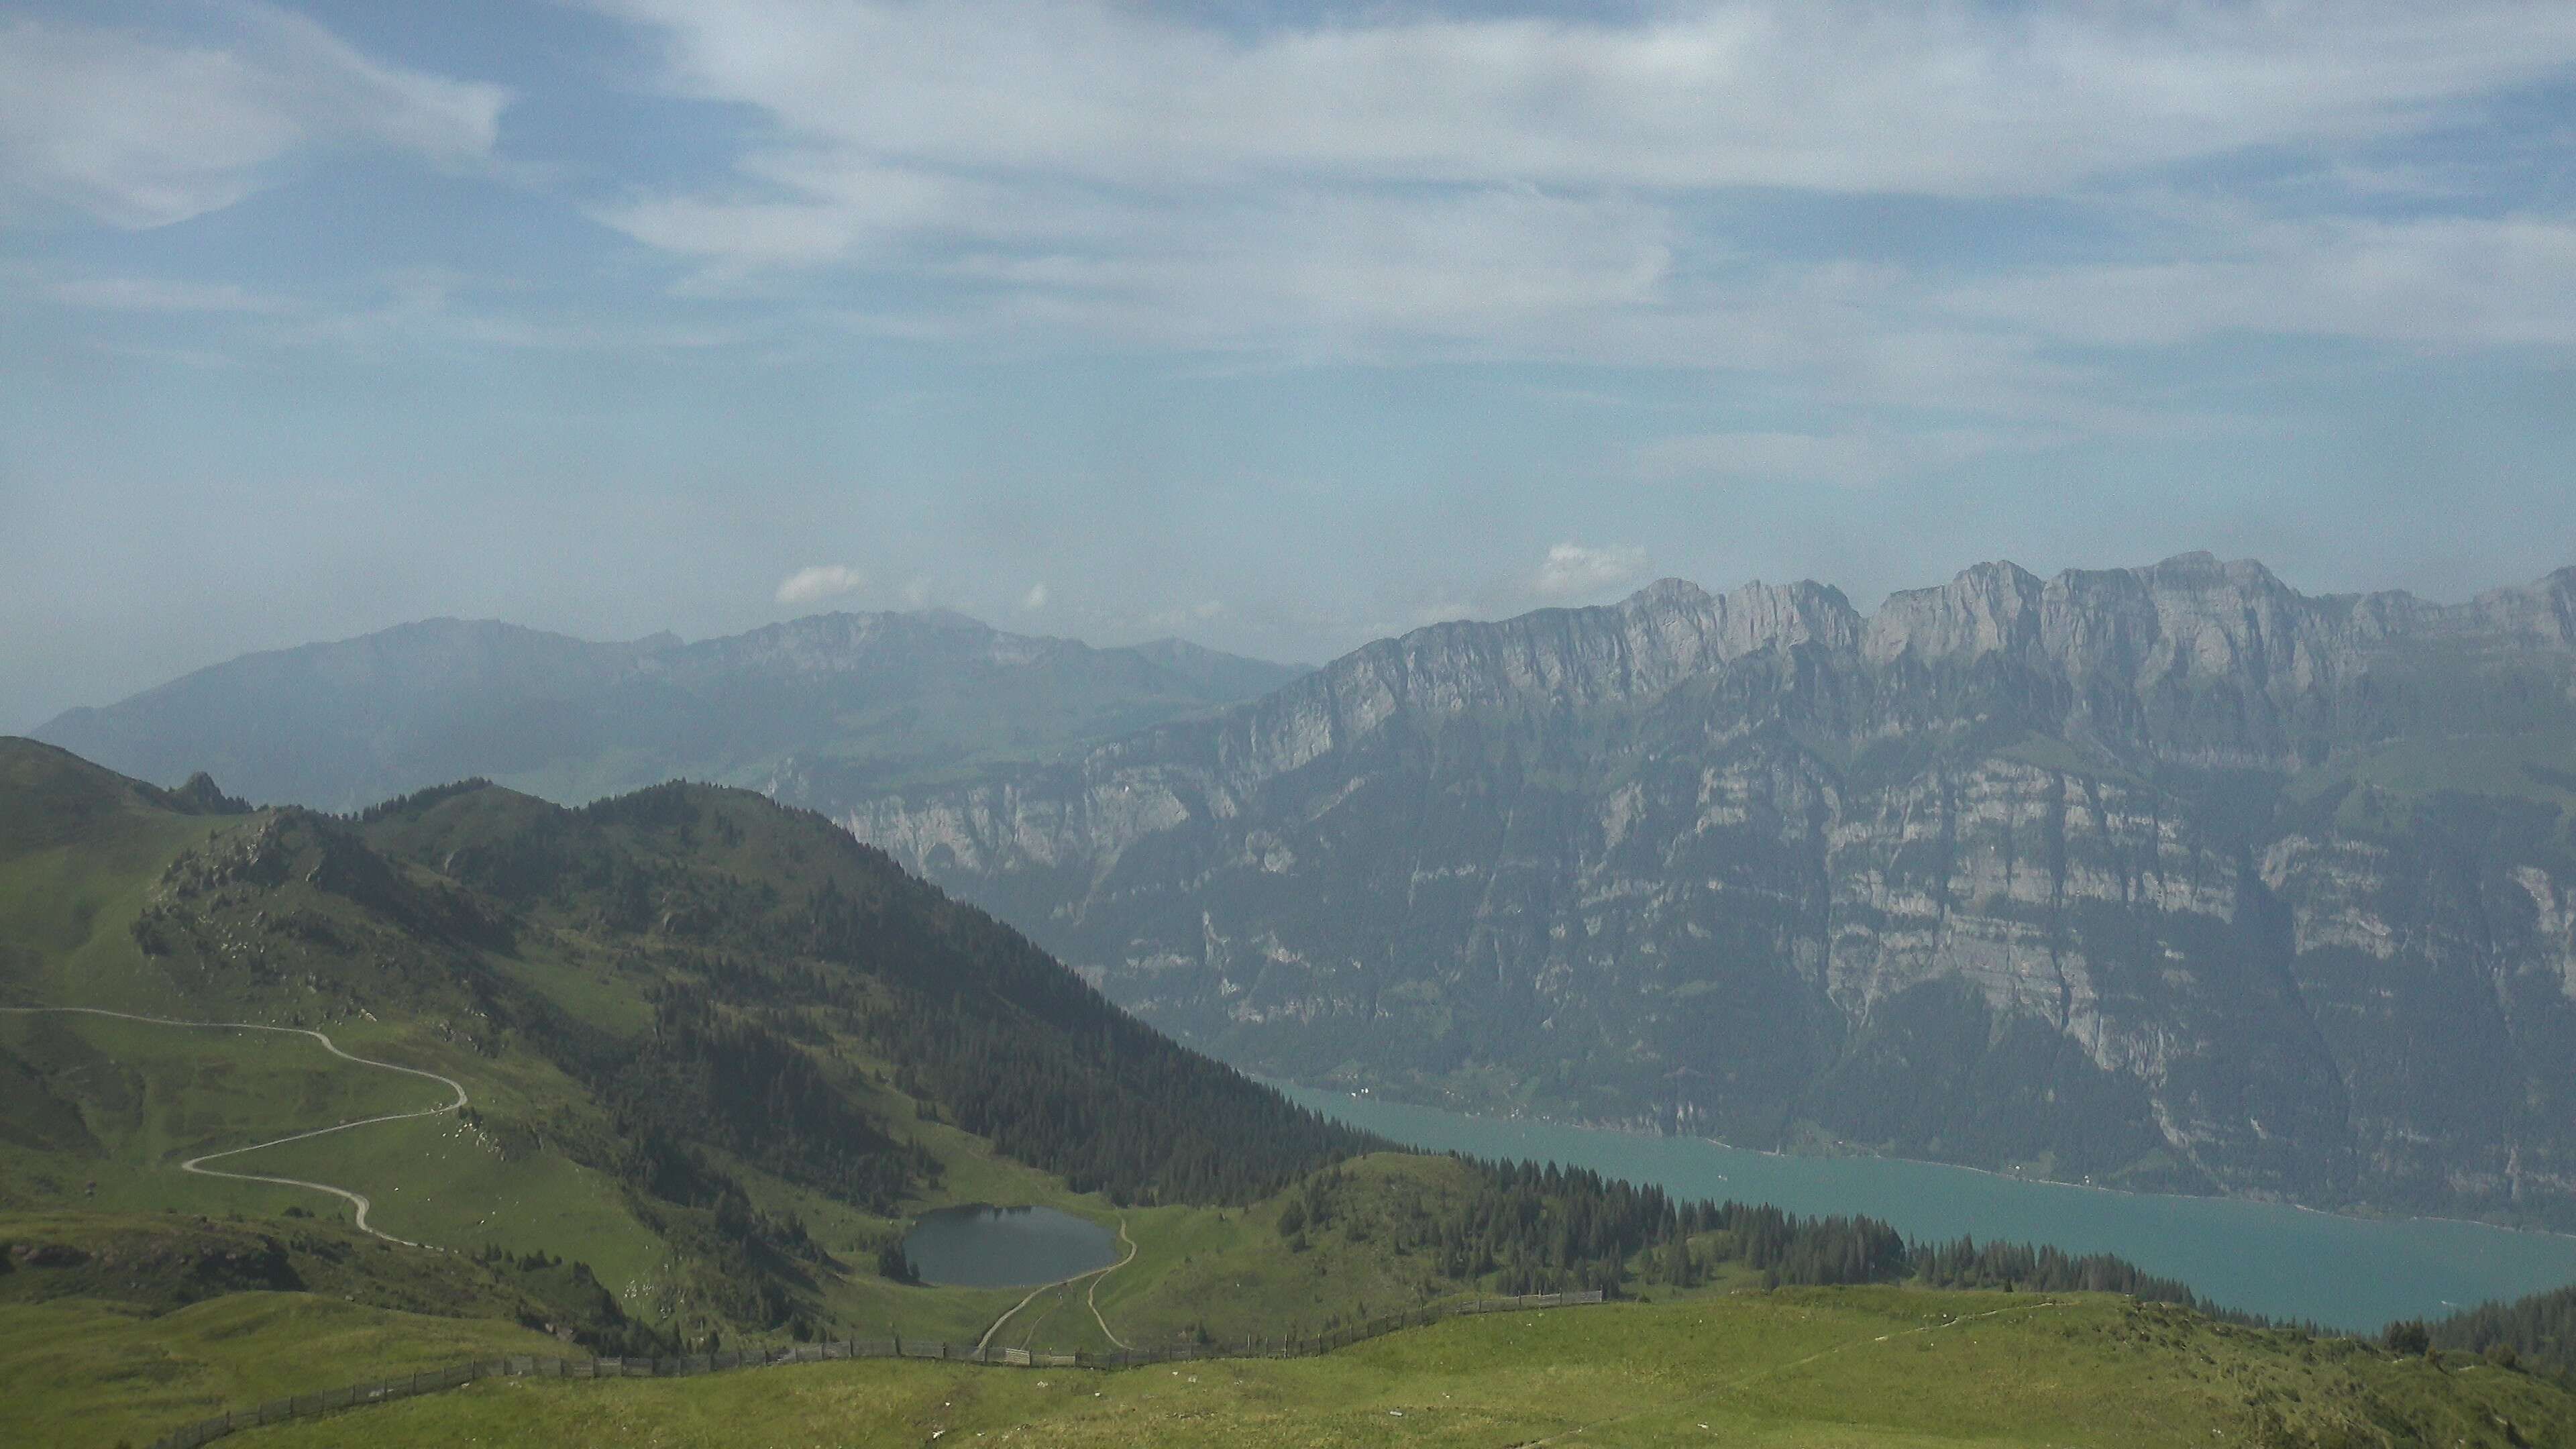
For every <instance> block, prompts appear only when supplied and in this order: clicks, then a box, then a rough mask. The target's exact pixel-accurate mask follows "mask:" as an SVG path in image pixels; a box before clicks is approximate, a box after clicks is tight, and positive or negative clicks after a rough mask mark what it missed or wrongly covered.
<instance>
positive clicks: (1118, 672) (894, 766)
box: [34, 610, 1299, 810]
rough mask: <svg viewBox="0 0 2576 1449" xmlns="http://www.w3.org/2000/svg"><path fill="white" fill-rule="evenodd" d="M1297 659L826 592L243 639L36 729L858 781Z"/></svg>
mask: <svg viewBox="0 0 2576 1449" xmlns="http://www.w3.org/2000/svg"><path fill="white" fill-rule="evenodd" d="M1298 672H1299V671H1297V670H1296V669H1293V668H1290V667H1287V666H1283V665H1275V664H1269V663H1266V662H1263V661H1260V660H1252V659H1243V658H1239V657H1237V656H1234V655H1230V654H1223V653H1219V652H1217V651H1215V650H1210V649H1202V648H1199V647H1197V646H1195V645H1190V644H1185V643H1183V642H1181V641H1179V640H1161V641H1157V642H1155V643H1151V644H1144V645H1136V646H1131V647H1127V648H1114V649H1094V648H1092V647H1090V646H1088V645H1085V644H1082V643H1079V642H1077V641H1074V640H1070V639H1053V638H1038V637H1031V636H1026V635H1018V634H1009V633H1004V632H1002V631H1000V630H997V629H993V628H990V627H988V626H986V625H984V624H981V623H978V622H976V621H975V620H973V619H970V618H967V617H966V616H965V615H962V614H955V613H950V612H947V611H944V610H930V611H922V612H915V613H872V614H846V613H840V614H821V615H815V616H812V617H809V618H803V619H796V620H791V621H788V622H785V623H780V624H773V625H770V626H768V627H766V628H761V629H755V630H752V631H751V632H749V633H746V634H739V635H734V636H731V637H727V638H719V639H709V640H704V641H701V642H698V643H695V644H683V643H681V642H680V641H679V640H678V639H677V638H676V637H674V636H672V635H669V634H658V635H655V636H653V637H651V638H647V639H642V640H637V641H634V642H632V643H592V642H589V641H585V640H580V639H573V638H568V637H566V636H563V635H560V634H549V633H545V632H543V631H540V630H535V629H526V628H521V627H518V626H516V625H511V624H502V623H494V622H489V621H472V622H469V621H462V620H455V619H432V620H427V621H423V622H421V623H416V624H406V625H402V626H399V627H397V628H393V629H387V630H384V631H382V632H379V633H375V634H369V635H365V636H362V637H360V638H356V639H348V640H342V641H339V642H336V643H328V644H310V645H305V646H302V647H300V648H295V649H285V650H278V651H273V652H270V653H263V654H253V655H248V656H245V657H243V658H240V659H236V660H233V661H232V662H230V663H227V664H219V665H215V666H213V667H211V668H208V669H202V670H199V671H197V672H195V673H193V674H190V675H187V676H185V677H183V678H181V679H178V680H175V681H173V682H171V683H169V684H165V685H162V686H161V687H159V688H157V689H153V690H149V691H146V692H145V693H143V694H139V695H136V696H135V697H133V698H131V699H128V700H126V701H124V702H122V703H119V704H114V705H110V706H107V707H105V708H100V709H75V710H72V711H69V712H67V713H65V714H63V715H61V716H60V717H58V718H56V719H54V720H52V721H50V722H48V723H47V724H45V725H44V726H43V727H41V728H39V729H38V730H36V731H35V732H34V734H35V737H36V738H38V739H42V740H44V741H46V742H48V743H51V744H55V745H59V746H61V747H62V748H65V749H68V750H71V751H72V752H74V753H75V754H78V755H81V756H82V757H84V758H87V759H93V760H96V761H98V762H100V763H102V764H105V765H107V766H109V767H110V768H112V769H116V770H120V771H123V772H124V773H127V774H130V775H134V776H137V777H139V778H143V779H148V780H155V781H162V782H166V783H175V782H177V781H179V780H181V779H184V778H185V777H186V776H188V775H190V774H193V773H195V772H198V771H201V770H203V771H210V772H212V773H213V774H214V775H215V777H216V778H218V779H220V780H222V781H223V782H224V783H225V786H226V787H227V788H229V789H233V790H238V791H240V792H242V793H243V794H245V795H247V796H248V797H250V798H252V799H254V800H270V801H291V802H295V803H299V804H305V805H312V806H317V807H320V808H325V809H333V810H348V809H354V808H357V807H358V806H361V805H364V804H367V803H370V802H372V801H375V800H379V799H383V798H385V797H387V796H390V795H395V794H400V793H402V792H404V791H407V790H413V789H419V788H422V787H424V786H427V785H433V784H439V783H443V782H445V781H449V780H454V779H460V778H464V777H467V776H486V777H490V778H492V779H495V780H499V781H502V782H504V783H507V784H510V785H513V786H516V787H518V788H523V789H527V790H530V791H532V792H533V793H537V794H541V795H545V796H548V797H550V798H554V799H558V800H565V801H580V800H586V799H592V798H597V797H600V796H605V795H609V794H615V793H618V792H620V791H622V790H627V789H634V788H640V787H641V786H644V785H648V784H654V783H658V782H660V781H662V780H667V779H671V778H675V777H685V778H693V779H706V780H713V781H718V782H721V783H727V784H736V785H746V786H753V787H774V785H775V783H776V781H777V779H778V778H780V777H781V776H782V774H783V775H785V776H788V777H792V778H805V777H813V778H819V779H822V780H827V781H831V782H834V783H835V784H836V785H841V786H844V787H848V786H853V785H857V784H864V783H870V782H885V781H889V780H899V779H903V778H906V777H909V776H913V775H917V774H920V773H923V772H937V771H940V770H948V769H955V768H958V767H960V766H963V765H967V764H971V763H976V762H980V761H983V760H988V759H997V758H1045V757H1048V756H1050V755H1052V754H1055V753H1057V752H1060V751H1062V750H1065V749H1068V748H1075V747H1079V746H1080V745H1082V744H1086V743H1089V742H1091V741H1094V740H1097V739H1100V738H1104V737H1107V736H1110V735H1114V734H1118V733H1121V732H1124V731H1127V730H1131V729H1135V728H1138V727H1140V726H1143V725H1146V724H1151V723H1155V722H1159V721H1162V720H1167V719H1172V718H1176V717H1180V716H1183V715H1187V714H1191V713H1194V712H1198V711H1203V710H1206V709H1209V708H1211V707H1214V706H1217V705H1223V704H1228V703H1232V702H1233V701H1235V700H1238V699H1243V698H1247V697H1250V696H1251V695H1254V694H1258V693H1260V692H1262V691H1264V690H1266V689H1268V688H1271V687H1273V686H1275V685H1277V684H1279V683H1282V682H1284V681H1286V680H1288V679H1290V678H1293V677H1295V675H1296V674H1297V673H1298Z"/></svg>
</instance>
